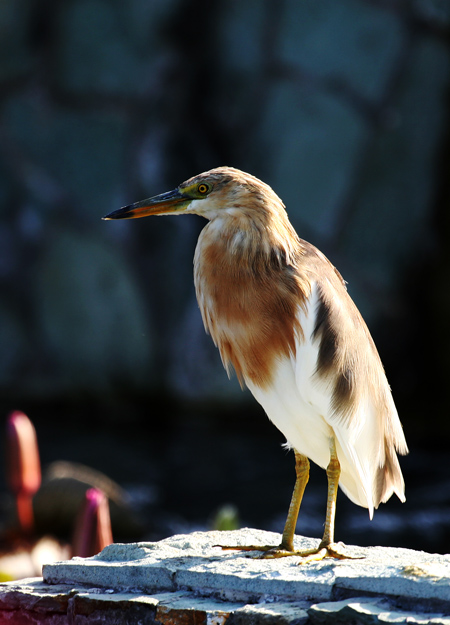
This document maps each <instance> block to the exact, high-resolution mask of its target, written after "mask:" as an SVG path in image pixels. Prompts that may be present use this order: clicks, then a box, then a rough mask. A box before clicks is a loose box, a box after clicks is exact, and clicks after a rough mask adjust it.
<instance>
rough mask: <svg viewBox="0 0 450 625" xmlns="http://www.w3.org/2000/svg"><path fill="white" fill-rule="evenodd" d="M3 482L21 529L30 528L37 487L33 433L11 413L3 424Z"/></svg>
mask: <svg viewBox="0 0 450 625" xmlns="http://www.w3.org/2000/svg"><path fill="white" fill-rule="evenodd" d="M6 446H7V447H6V459H7V466H6V479H7V483H8V486H9V488H10V489H11V490H12V492H13V493H14V496H15V498H16V506H17V518H18V522H19V525H20V528H21V530H22V531H23V532H24V533H25V534H31V533H32V532H33V529H34V516H33V496H34V494H35V493H36V491H37V490H38V489H39V487H40V485H41V463H40V460H39V449H38V443H37V436H36V430H35V429H34V426H33V424H32V423H31V421H30V419H29V418H28V417H27V415H26V414H24V413H23V412H20V411H18V410H15V411H14V412H12V413H11V414H10V415H9V416H8V419H7V422H6Z"/></svg>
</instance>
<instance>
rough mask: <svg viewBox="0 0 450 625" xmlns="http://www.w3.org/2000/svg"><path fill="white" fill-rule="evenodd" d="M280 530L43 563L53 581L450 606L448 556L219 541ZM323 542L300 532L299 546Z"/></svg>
mask: <svg viewBox="0 0 450 625" xmlns="http://www.w3.org/2000/svg"><path fill="white" fill-rule="evenodd" d="M279 541H280V537H279V535H278V534H274V533H271V532H263V531H258V530H250V529H245V530H236V531H231V532H195V533H193V534H186V535H178V536H173V537H171V538H168V539H165V540H162V541H159V542H157V543H134V544H116V545H110V546H109V547H106V548H105V549H104V550H103V551H102V552H101V553H100V554H98V555H97V556H94V557H92V558H86V559H81V558H74V559H73V560H70V561H69V562H62V563H55V564H49V565H46V566H45V567H44V571H43V575H44V580H45V581H47V582H49V583H61V582H64V583H67V582H70V583H82V584H91V585H94V586H101V587H113V588H124V589H127V588H128V589H129V588H139V589H141V590H147V591H155V590H158V591H159V590H171V591H175V590H180V589H182V588H183V587H188V588H190V589H192V590H194V591H196V592H201V593H202V594H207V593H209V594H212V595H216V596H220V597H226V598H228V599H237V598H239V599H243V598H244V599H246V600H252V601H255V600H259V599H261V598H262V597H264V596H269V595H270V596H277V597H278V598H284V599H289V600H297V601H298V600H305V599H309V600H314V601H327V600H330V599H332V598H333V597H334V595H335V593H336V592H337V590H338V589H339V591H342V592H344V591H345V592H347V593H348V592H352V593H353V592H354V593H356V594H360V593H371V594H376V595H382V596H392V597H395V596H402V597H407V598H409V599H411V600H420V601H423V602H425V603H426V602H431V601H432V600H434V601H439V602H444V603H448V605H449V606H450V584H449V580H450V556H442V555H431V554H427V553H424V552H416V551H412V550H408V549H392V548H387V547H370V548H361V547H348V550H349V553H350V555H353V556H355V557H358V558H361V559H356V560H342V561H336V560H332V559H326V560H323V561H322V562H317V563H313V564H309V565H307V566H299V564H300V562H301V558H300V557H290V558H281V559H260V558H256V557H255V556H254V555H253V554H250V555H249V554H248V553H247V552H239V551H223V550H221V549H220V547H218V546H217V545H220V544H222V545H223V544H225V545H249V544H256V545H267V544H269V545H276V544H278V543H279ZM317 544H318V541H317V540H315V539H312V538H305V537H296V547H297V548H298V549H310V548H312V547H314V546H316V545H317Z"/></svg>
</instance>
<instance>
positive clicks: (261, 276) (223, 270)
mask: <svg viewBox="0 0 450 625" xmlns="http://www.w3.org/2000/svg"><path fill="white" fill-rule="evenodd" d="M189 213H194V214H196V215H201V216H202V217H205V218H206V219H207V220H208V223H207V225H206V226H205V227H204V228H203V230H202V231H201V233H200V236H199V239H198V243H197V247H196V250H195V256H194V281H195V289H196V294H197V300H198V305H199V307H200V311H201V314H202V318H203V323H204V325H205V329H206V331H207V332H208V333H209V334H210V335H211V337H212V339H213V341H214V343H215V345H216V346H217V347H218V349H219V351H220V355H221V357H222V361H223V364H224V366H225V368H226V370H227V372H228V373H230V372H231V370H232V369H234V371H235V372H236V375H237V376H238V378H239V380H240V382H241V384H245V385H246V386H247V387H248V388H249V389H250V391H251V392H252V394H253V395H254V397H255V398H256V400H257V401H258V402H259V403H260V404H261V405H262V407H263V408H264V410H265V411H266V413H267V415H268V417H269V419H270V420H271V421H272V422H273V423H274V424H275V425H276V426H277V428H278V429H279V430H280V431H281V432H282V433H283V435H284V436H285V437H286V440H287V446H288V447H289V448H292V449H293V450H294V453H295V468H296V476H297V477H296V483H295V487H294V492H293V495H292V500H291V504H290V507H289V511H288V515H287V520H286V524H285V527H284V531H283V535H282V540H281V544H280V545H279V546H276V547H275V546H269V545H267V546H264V547H261V546H248V547H244V548H243V549H249V550H251V549H256V550H261V551H264V557H281V556H285V555H299V556H303V557H304V560H303V562H307V561H311V560H320V559H322V558H324V557H335V558H345V557H350V556H348V555H347V554H346V553H345V549H344V548H343V546H342V545H341V544H340V543H335V542H334V520H335V511H336V497H337V490H338V485H340V486H341V488H342V490H343V491H344V493H345V494H346V495H347V496H348V497H349V498H350V499H351V501H353V502H354V503H356V504H358V505H360V506H363V507H365V508H368V510H369V515H370V518H372V515H373V511H374V508H377V507H378V505H379V503H380V502H385V501H387V500H388V499H389V498H390V497H391V495H392V494H393V493H395V494H396V495H397V496H398V497H399V499H400V500H401V501H405V495H404V481H403V476H402V473H401V470H400V466H399V462H398V458H397V453H399V454H406V453H407V452H408V449H407V446H406V441H405V437H404V434H403V429H402V426H401V423H400V420H399V417H398V414H397V411H396V408H395V405H394V401H393V399H392V394H391V391H390V388H389V385H388V382H387V379H386V375H385V372H384V369H383V365H382V363H381V360H380V357H379V355H378V352H377V349H376V347H375V344H374V342H373V340H372V337H371V335H370V333H369V330H368V329H367V326H366V324H365V322H364V320H363V318H362V316H361V314H360V313H359V311H358V309H357V308H356V306H355V304H354V303H353V300H352V299H351V298H350V296H349V294H348V293H347V289H346V286H345V282H344V280H343V279H342V277H341V275H340V273H339V272H338V271H337V270H336V269H335V267H334V266H333V265H332V264H331V263H330V261H329V260H328V259H327V258H326V257H325V256H324V255H323V254H322V252H320V251H319V250H318V249H317V248H316V247H314V246H313V245H311V244H310V243H308V242H306V241H304V240H302V239H300V238H299V237H298V235H297V233H296V232H295V230H294V228H293V227H292V225H291V223H290V221H289V219H288V216H287V213H286V211H285V207H284V204H283V202H282V201H281V200H280V198H279V197H278V196H277V195H276V194H275V192H274V191H273V190H272V189H271V188H270V187H269V186H268V185H267V184H265V183H263V182H261V180H258V179H257V178H255V177H254V176H251V175H250V174H247V173H244V172H242V171H240V170H238V169H234V168H232V167H218V168H215V169H211V170H210V171H207V172H204V173H202V174H199V175H197V176H194V177H193V178H190V179H189V180H186V182H183V183H182V184H180V185H179V186H178V187H177V188H176V189H174V190H173V191H169V192H167V193H162V194H161V195H157V196H155V197H152V198H150V199H147V200H143V201H141V202H136V203H135V204H131V205H130V206H125V207H124V208H121V209H119V210H116V211H114V212H112V213H110V214H109V215H107V216H106V217H105V218H104V219H131V218H135V217H145V216H146V215H173V214H177V215H179V214H181V215H185V214H189ZM308 458H309V459H311V460H312V461H313V462H315V463H316V464H318V465H319V466H320V467H322V468H324V469H326V473H327V477H328V498H327V510H326V520H325V529H324V534H323V538H322V540H321V542H320V544H319V546H318V548H317V549H314V550H308V551H296V550H295V548H294V533H295V528H296V523H297V517H298V512H299V509H300V504H301V501H302V497H303V492H304V490H305V486H306V484H307V482H308V478H309V460H308Z"/></svg>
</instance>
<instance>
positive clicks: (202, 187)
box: [197, 182, 209, 195]
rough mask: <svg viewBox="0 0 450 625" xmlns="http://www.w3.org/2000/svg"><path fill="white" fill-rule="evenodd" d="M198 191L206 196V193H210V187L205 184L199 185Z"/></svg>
mask: <svg viewBox="0 0 450 625" xmlns="http://www.w3.org/2000/svg"><path fill="white" fill-rule="evenodd" d="M197 191H198V192H199V193H201V195H205V193H208V191H209V186H208V185H207V184H205V183H204V182H202V183H201V184H199V185H198V187H197Z"/></svg>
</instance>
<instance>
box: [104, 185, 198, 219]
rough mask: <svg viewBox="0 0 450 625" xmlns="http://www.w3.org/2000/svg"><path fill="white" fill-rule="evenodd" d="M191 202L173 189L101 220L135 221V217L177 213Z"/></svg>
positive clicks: (125, 207) (119, 210)
mask: <svg viewBox="0 0 450 625" xmlns="http://www.w3.org/2000/svg"><path fill="white" fill-rule="evenodd" d="M191 201H192V200H191V198H188V197H186V196H185V195H182V194H181V193H180V192H179V191H178V189H174V190H173V191H168V192H167V193H161V194H160V195H155V196H154V197H151V198H148V199H147V200H142V201H141V202H135V203H134V204H130V205H129V206H124V207H123V208H119V209H118V210H116V211H113V212H112V213H109V215H105V217H103V219H136V218H137V217H147V215H163V214H165V213H178V212H181V211H182V210H184V209H185V208H186V207H187V206H188V205H189V204H190V202H191Z"/></svg>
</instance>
